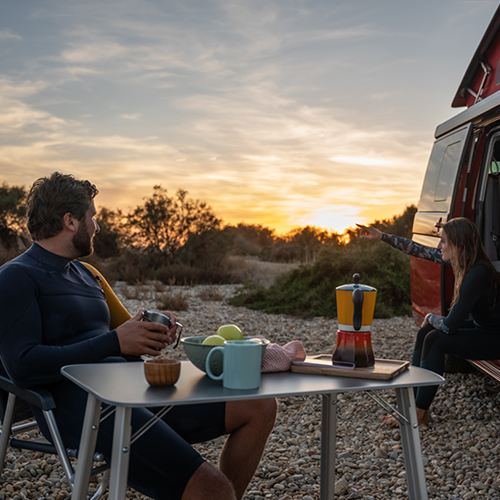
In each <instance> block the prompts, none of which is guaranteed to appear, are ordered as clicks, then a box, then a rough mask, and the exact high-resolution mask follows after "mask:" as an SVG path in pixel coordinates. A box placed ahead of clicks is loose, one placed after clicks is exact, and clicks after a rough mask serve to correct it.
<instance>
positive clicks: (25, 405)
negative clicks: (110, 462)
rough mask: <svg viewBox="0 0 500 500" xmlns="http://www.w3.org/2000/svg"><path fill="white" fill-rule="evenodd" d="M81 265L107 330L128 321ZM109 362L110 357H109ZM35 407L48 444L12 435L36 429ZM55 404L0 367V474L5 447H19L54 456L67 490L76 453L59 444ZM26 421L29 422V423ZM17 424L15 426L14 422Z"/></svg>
mask: <svg viewBox="0 0 500 500" xmlns="http://www.w3.org/2000/svg"><path fill="white" fill-rule="evenodd" d="M82 264H83V265H84V266H85V267H86V268H87V269H88V271H89V272H90V273H91V274H92V275H93V277H94V278H95V280H96V281H97V282H98V283H99V285H100V286H101V288H102V290H103V292H104V296H105V299H106V302H107V304H108V307H109V310H110V315H111V328H116V327H117V326H118V325H121V324H122V323H123V322H125V321H127V320H128V319H130V318H131V315H130V313H129V312H128V311H127V309H126V308H125V306H124V305H123V304H122V303H121V301H120V299H119V298H118V297H117V295H116V294H115V293H114V291H113V289H112V288H111V286H110V285H109V284H108V282H107V281H106V279H105V278H104V276H102V274H101V273H100V272H99V271H98V270H97V269H95V268H94V267H93V266H91V265H90V264H88V263H86V262H82ZM110 361H111V358H110ZM30 405H31V406H35V407H36V408H38V409H40V410H41V411H42V412H43V416H44V418H45V422H46V424H47V428H48V430H49V433H50V437H51V441H52V442H49V441H47V440H43V441H42V440H34V439H30V440H27V439H19V438H17V437H16V434H17V433H19V432H24V431H27V430H29V429H33V428H37V427H38V425H37V423H36V421H35V420H34V419H33V413H32V412H31V410H30V408H29V406H30ZM55 407H56V405H55V402H54V399H53V397H52V395H51V394H50V392H49V391H47V390H45V389H41V388H40V389H38V388H37V389H22V388H20V387H19V386H17V385H16V384H14V383H13V382H12V380H10V379H9V378H8V377H7V376H6V375H5V373H3V371H2V366H1V364H0V418H1V425H0V475H1V474H2V471H3V468H4V463H5V457H6V454H7V448H8V447H9V446H11V447H12V448H21V449H27V450H31V451H40V452H44V453H52V454H57V455H58V456H59V460H60V461H61V465H62V467H63V469H64V473H65V475H66V478H67V480H68V482H69V484H70V486H71V487H73V481H74V477H75V473H74V470H73V466H72V465H71V461H70V458H77V457H78V452H77V450H72V449H70V450H67V449H66V448H65V447H64V444H63V442H62V439H61V436H60V433H59V430H58V427H57V423H56V420H55V418H54V409H55ZM111 414H112V412H106V414H103V415H102V417H101V421H102V420H104V419H105V418H107V417H109V416H110V415H111ZM29 419H30V420H29ZM17 422H19V423H17ZM94 461H95V462H103V461H104V456H103V455H102V454H100V453H96V454H95V455H94ZM100 472H103V476H102V480H101V484H100V485H99V487H98V489H97V491H96V492H95V494H94V496H93V497H92V499H91V500H93V499H97V498H99V497H100V496H101V495H102V494H103V493H104V491H105V490H106V489H107V485H108V482H109V468H108V466H107V465H101V466H97V467H95V468H94V469H93V470H92V475H96V474H99V473H100Z"/></svg>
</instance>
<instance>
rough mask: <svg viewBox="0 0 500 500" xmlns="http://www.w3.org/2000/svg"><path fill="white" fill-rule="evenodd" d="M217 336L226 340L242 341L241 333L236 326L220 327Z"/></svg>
mask: <svg viewBox="0 0 500 500" xmlns="http://www.w3.org/2000/svg"><path fill="white" fill-rule="evenodd" d="M217 335H220V336H221V337H224V338H225V339H226V340H242V339H243V333H241V329H240V327H239V326H237V325H222V326H219V329H218V330H217Z"/></svg>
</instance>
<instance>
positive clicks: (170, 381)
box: [144, 358, 181, 386]
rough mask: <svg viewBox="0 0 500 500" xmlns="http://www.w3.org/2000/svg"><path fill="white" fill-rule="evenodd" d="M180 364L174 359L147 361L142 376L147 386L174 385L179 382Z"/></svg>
mask: <svg viewBox="0 0 500 500" xmlns="http://www.w3.org/2000/svg"><path fill="white" fill-rule="evenodd" d="M180 373H181V362H180V361H177V360H176V359H162V358H159V359H147V360H146V361H144V375H145V377H146V380H147V381H148V384H149V385H152V386H160V385H174V384H175V383H176V382H177V381H178V380H179V375H180Z"/></svg>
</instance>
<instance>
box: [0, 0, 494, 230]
mask: <svg viewBox="0 0 500 500" xmlns="http://www.w3.org/2000/svg"><path fill="white" fill-rule="evenodd" d="M496 6H497V2H496V1H494V0H485V1H482V2H478V3H476V4H475V5H474V9H471V8H470V3H469V2H467V1H466V0H456V1H452V0H445V1H443V2H433V3H431V2H429V3H426V8H425V9H424V8H422V7H421V6H419V5H418V3H411V2H398V1H396V0H394V1H389V2H384V3H382V4H380V3H378V2H371V1H369V0H363V1H361V2H354V3H353V2H350V1H348V0H342V1H339V2H330V1H326V0H325V1H318V2H314V3H310V2H300V1H299V2H298V3H297V2H290V3H289V2H274V1H271V2H267V1H266V2H264V1H262V2H261V1H256V2H246V1H235V2H226V1H223V0H220V1H217V0H209V1H206V2H205V1H203V2H202V1H193V2H177V1H172V2H160V1H156V0H151V1H148V2H139V0H131V1H129V2H121V1H118V0H112V1H110V2H105V3H101V2H96V1H89V2H81V1H76V0H68V1H65V2H57V1H55V0H43V1H40V2H32V1H30V2H2V4H1V6H0V54H1V57H0V137H1V140H0V182H6V183H8V184H10V185H24V186H29V185H30V184H31V183H32V182H33V181H34V180H35V179H36V178H38V177H40V176H44V175H48V174H50V173H51V172H53V171H54V170H60V171H63V172H65V173H73V174H74V175H76V176H77V177H80V178H88V179H89V180H91V181H93V182H94V183H95V184H97V186H98V188H99V190H100V195H99V197H98V199H97V204H98V205H100V206H106V207H108V208H122V209H124V210H127V209H128V208H131V207H133V206H135V205H136V204H138V203H140V202H141V201H142V199H143V198H144V197H146V196H149V195H150V194H151V192H152V189H153V186H154V185H156V184H160V185H162V186H163V187H165V188H167V189H168V190H169V192H171V193H172V194H173V193H174V192H175V191H176V190H177V189H186V190H187V191H188V192H189V195H190V196H191V197H193V198H197V199H201V200H203V201H206V202H207V203H208V204H210V205H211V207H212V208H213V209H214V211H215V213H216V214H217V215H218V216H219V217H220V218H221V219H222V220H223V221H224V222H226V223H238V222H246V223H251V224H262V225H266V226H270V227H272V228H275V229H276V231H277V232H278V233H283V232H286V231H288V230H290V229H291V228H293V227H297V226H302V225H314V226H319V227H324V228H326V229H328V230H335V231H338V232H341V231H343V230H344V229H345V228H346V227H349V226H353V225H354V224H355V223H356V222H361V223H366V222H370V221H371V220H373V219H374V218H383V217H390V216H392V215H394V214H396V213H401V212H402V211H403V210H404V208H405V207H406V206H407V205H409V204H411V203H416V202H417V201H418V197H419V194H420V186H421V182H422V177H423V174H424V171H425V168H426V163H427V158H428V155H429V152H430V149H431V146H432V141H433V132H434V129H435V126H436V125H437V124H438V123H440V122H442V121H444V120H445V119H447V118H448V117H449V116H451V115H452V114H455V112H457V111H459V110H452V109H451V108H450V102H451V100H452V97H453V95H454V93H455V90H456V87H457V86H458V84H459V82H460V80H461V78H462V75H463V72H464V71H465V69H466V67H467V65H468V63H469V60H470V58H471V57H472V54H473V53H474V50H475V48H476V47H477V44H478V41H479V39H480V38H481V36H482V34H483V31H484V29H485V27H486V25H487V24H488V21H489V20H490V18H491V16H492V14H493V12H494V10H495V8H496Z"/></svg>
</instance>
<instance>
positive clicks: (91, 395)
mask: <svg viewBox="0 0 500 500" xmlns="http://www.w3.org/2000/svg"><path fill="white" fill-rule="evenodd" d="M61 373H62V374H63V375H64V376H65V377H67V378H68V379H70V380H71V381H73V382H74V383H75V384H77V385H78V386H79V387H81V388H82V389H84V390H85V391H86V392H87V393H88V397H87V406H86V410H85V417H84V423H83V429H82V435H81V439H80V447H79V458H78V463H77V467H76V477H75V485H74V488H73V494H72V499H73V500H83V499H85V498H87V492H88V484H89V478H90V469H91V461H92V456H93V453H94V451H95V445H96V439H97V433H98V430H99V420H100V416H101V403H107V404H109V405H112V406H113V407H115V408H116V414H115V422H114V433H113V447H112V455H111V478H110V493H109V498H110V500H122V499H124V498H125V493H126V490H127V475H128V462H129V449H130V445H131V441H133V437H132V436H131V426H130V421H131V413H132V408H137V407H165V406H167V407H170V406H175V405H188V404H199V403H215V402H220V401H226V402H229V401H237V400H251V399H262V398H271V397H276V398H278V397H289V396H308V395H314V394H321V395H322V416H321V468H320V481H321V483H320V498H321V499H322V500H330V499H333V496H334V491H335V448H336V426H337V417H336V404H337V394H339V393H349V392H359V391H374V390H387V389H393V390H395V392H396V400H397V411H398V412H399V414H400V415H401V417H402V418H399V419H398V420H399V424H400V431H401V442H402V448H403V454H404V461H405V466H406V477H407V484H408V497H409V499H410V500H426V499H427V489H426V485H425V474H424V466H423V461H422V453H421V448H420V437H419V433H418V426H417V417H416V412H415V400H414V396H413V388H414V387H418V386H426V385H439V384H442V383H443V381H444V379H443V378H442V377H441V376H439V375H437V374H435V373H433V372H430V371H428V370H424V369H422V368H416V367H413V366H412V367H410V369H409V370H408V371H406V372H404V373H402V374H400V375H398V376H397V377H396V378H394V379H392V380H388V381H385V380H365V379H354V378H344V377H331V376H324V375H305V374H298V373H289V372H286V373H273V374H266V375H263V377H262V384H261V387H260V388H259V389H256V390H251V391H240V390H230V389H224V388H223V387H222V385H221V383H220V382H215V381H213V380H210V379H209V378H208V377H207V376H205V374H204V373H202V372H201V371H199V370H198V369H197V368H195V367H194V366H193V365H192V364H191V363H190V362H187V361H184V362H182V368H181V376H180V378H179V381H178V382H177V384H176V385H175V386H172V387H164V388H151V387H149V386H148V384H147V383H146V381H145V379H144V373H143V366H142V363H141V362H129V363H92V364H85V365H71V366H65V367H63V368H62V369H61Z"/></svg>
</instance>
